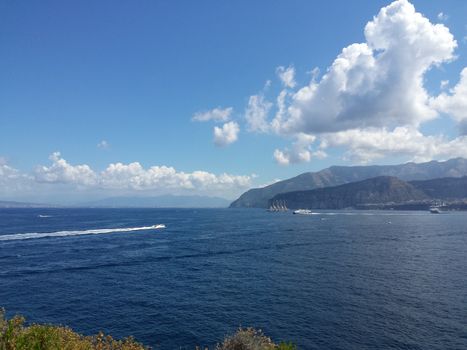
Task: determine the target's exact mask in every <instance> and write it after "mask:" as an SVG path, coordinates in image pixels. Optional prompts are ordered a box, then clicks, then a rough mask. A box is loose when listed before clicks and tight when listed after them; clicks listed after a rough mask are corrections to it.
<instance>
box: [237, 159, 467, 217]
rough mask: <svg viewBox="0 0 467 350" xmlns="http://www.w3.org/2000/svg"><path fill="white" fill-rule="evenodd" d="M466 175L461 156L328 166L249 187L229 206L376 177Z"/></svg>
mask: <svg viewBox="0 0 467 350" xmlns="http://www.w3.org/2000/svg"><path fill="white" fill-rule="evenodd" d="M466 175H467V160H466V159H463V158H456V159H451V160H448V161H445V162H438V161H431V162H427V163H406V164H401V165H372V166H332V167H330V168H327V169H324V170H321V171H318V172H309V173H303V174H301V175H298V176H296V177H293V178H291V179H287V180H283V181H279V182H276V183H274V184H272V185H269V186H266V187H263V188H255V189H251V190H249V191H247V192H245V193H244V194H242V195H241V196H240V197H239V198H238V199H237V200H235V201H234V202H232V203H231V205H230V207H235V208H236V207H257V208H266V207H267V206H268V202H269V200H270V199H271V198H273V197H274V196H275V195H277V194H279V193H286V192H291V191H304V190H312V189H315V188H323V187H329V186H338V185H342V184H346V183H351V182H355V181H362V180H365V179H369V178H374V177H378V176H394V177H397V178H399V179H402V180H405V181H411V180H427V179H434V178H442V177H461V176H466Z"/></svg>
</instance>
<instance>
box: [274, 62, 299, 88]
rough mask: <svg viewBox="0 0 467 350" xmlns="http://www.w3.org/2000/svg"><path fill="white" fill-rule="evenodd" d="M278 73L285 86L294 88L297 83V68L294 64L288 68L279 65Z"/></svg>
mask: <svg viewBox="0 0 467 350" xmlns="http://www.w3.org/2000/svg"><path fill="white" fill-rule="evenodd" d="M276 73H277V75H278V77H279V79H280V80H281V82H282V84H283V85H284V87H286V88H294V87H295V85H296V84H297V83H296V82H295V68H294V67H293V66H289V67H287V68H285V67H283V66H279V67H277V69H276Z"/></svg>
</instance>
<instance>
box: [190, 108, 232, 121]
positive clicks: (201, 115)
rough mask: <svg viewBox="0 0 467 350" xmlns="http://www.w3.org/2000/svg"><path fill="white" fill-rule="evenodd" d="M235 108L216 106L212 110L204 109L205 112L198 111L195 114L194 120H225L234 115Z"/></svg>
mask: <svg viewBox="0 0 467 350" xmlns="http://www.w3.org/2000/svg"><path fill="white" fill-rule="evenodd" d="M232 112H233V108H232V107H227V108H220V107H217V108H214V109H211V110H210V111H203V112H197V113H195V114H194V115H193V118H192V120H194V121H197V122H207V121H211V120H212V121H215V122H225V121H227V120H229V119H230V116H231V115H232Z"/></svg>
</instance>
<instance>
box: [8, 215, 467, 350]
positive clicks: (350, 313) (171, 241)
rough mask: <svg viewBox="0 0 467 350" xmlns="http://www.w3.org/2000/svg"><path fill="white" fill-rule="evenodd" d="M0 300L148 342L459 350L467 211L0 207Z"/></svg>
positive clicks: (464, 322) (34, 314)
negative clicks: (240, 333) (247, 336)
mask: <svg viewBox="0 0 467 350" xmlns="http://www.w3.org/2000/svg"><path fill="white" fill-rule="evenodd" d="M39 215H41V216H49V217H39ZM159 223H163V224H166V225H167V228H166V229H163V230H141V231H130V232H114V233H108V232H107V231H97V233H95V234H87V235H82V234H80V233H82V232H81V231H83V230H90V229H96V230H103V229H109V228H138V227H144V226H151V225H154V224H159ZM58 231H67V232H65V233H64V232H62V233H60V234H53V235H58V236H56V237H45V238H34V237H38V235H28V236H20V235H17V234H24V233H43V232H58ZM99 232H101V233H99ZM105 232H107V233H105ZM53 235H52V236H53ZM24 237H33V238H30V239H22V238H24ZM0 306H3V307H5V308H6V309H7V313H8V315H10V316H11V315H12V314H14V313H21V314H23V315H25V316H26V317H27V319H28V320H29V321H34V322H48V323H54V324H65V325H69V326H70V327H72V328H74V329H75V330H77V331H79V332H82V333H86V334H92V333H96V332H98V331H99V330H103V331H105V332H109V333H111V334H112V335H114V336H117V337H124V336H128V335H133V336H135V337H136V339H137V340H139V341H141V342H143V343H145V344H147V345H151V346H153V347H155V348H156V349H157V348H161V349H180V347H181V348H182V349H184V348H187V349H188V348H190V349H192V348H193V347H194V345H213V344H215V343H216V341H219V340H221V339H222V338H223V337H224V335H225V334H227V333H231V332H233V331H235V329H236V328H237V327H238V326H240V325H242V326H254V327H258V328H261V329H263V330H264V331H265V333H266V334H268V335H270V336H271V337H272V338H273V339H274V340H277V341H279V340H291V341H293V342H295V343H296V344H298V345H299V346H300V347H301V348H303V349H467V213H450V214H443V215H432V214H427V213H421V212H412V213H410V212H340V213H337V214H334V215H333V214H332V213H329V212H328V213H322V214H321V215H312V216H299V215H291V214H290V213H276V214H274V213H268V212H265V211H262V210H248V209H247V210H235V209H230V210H228V209H223V210H222V209H221V210H214V209H213V210H174V209H124V210H123V209H121V210H118V209H40V210H39V209H21V210H19V209H16V210H14V209H8V210H1V211H0Z"/></svg>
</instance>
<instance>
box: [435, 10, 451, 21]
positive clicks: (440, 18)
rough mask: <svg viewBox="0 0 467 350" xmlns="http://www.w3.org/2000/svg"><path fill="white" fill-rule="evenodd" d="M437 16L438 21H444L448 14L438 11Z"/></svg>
mask: <svg viewBox="0 0 467 350" xmlns="http://www.w3.org/2000/svg"><path fill="white" fill-rule="evenodd" d="M437 17H438V19H439V20H440V21H443V22H444V21H447V20H448V18H449V16H448V15H447V14H445V13H444V12H440V13H438V16H437Z"/></svg>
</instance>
